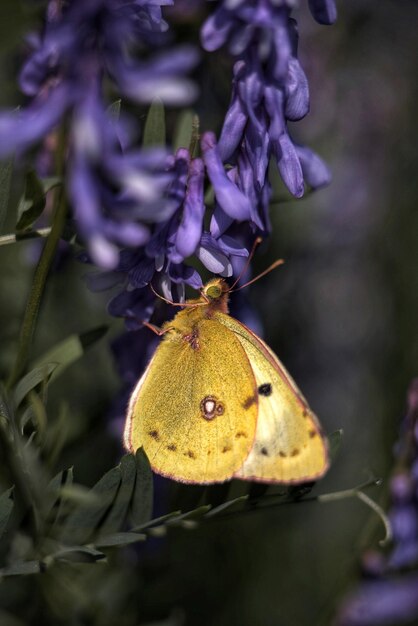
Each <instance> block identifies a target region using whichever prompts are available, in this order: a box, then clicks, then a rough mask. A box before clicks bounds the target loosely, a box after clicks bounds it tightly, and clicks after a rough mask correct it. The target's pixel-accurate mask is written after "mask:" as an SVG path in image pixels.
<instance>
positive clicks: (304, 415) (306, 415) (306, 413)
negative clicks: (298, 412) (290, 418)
mask: <svg viewBox="0 0 418 626" xmlns="http://www.w3.org/2000/svg"><path fill="white" fill-rule="evenodd" d="M302 415H303V417H308V411H307V410H306V409H303V413H302Z"/></svg>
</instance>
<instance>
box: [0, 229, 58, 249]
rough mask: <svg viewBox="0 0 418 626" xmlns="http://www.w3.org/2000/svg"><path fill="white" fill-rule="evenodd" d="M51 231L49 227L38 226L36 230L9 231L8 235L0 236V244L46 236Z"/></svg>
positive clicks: (4, 244) (5, 244) (6, 244)
mask: <svg viewBox="0 0 418 626" xmlns="http://www.w3.org/2000/svg"><path fill="white" fill-rule="evenodd" d="M50 232H51V228H50V227H49V226H47V227H46V228H38V230H29V231H24V232H23V233H11V234H10V235H1V236H0V246H8V245H10V244H11V243H17V242H18V241H25V240H26V239H38V238H39V237H48V235H49V234H50Z"/></svg>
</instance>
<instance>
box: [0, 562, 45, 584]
mask: <svg viewBox="0 0 418 626" xmlns="http://www.w3.org/2000/svg"><path fill="white" fill-rule="evenodd" d="M41 571H42V568H41V563H40V561H19V562H17V563H14V564H13V565H10V566H9V567H4V568H3V569H0V580H1V579H2V577H6V576H28V575H29V574H39V573H40V572H41Z"/></svg>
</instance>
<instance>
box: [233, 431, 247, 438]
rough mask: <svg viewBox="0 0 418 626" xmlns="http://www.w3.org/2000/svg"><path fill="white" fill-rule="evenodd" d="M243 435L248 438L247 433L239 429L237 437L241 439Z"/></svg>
mask: <svg viewBox="0 0 418 626" xmlns="http://www.w3.org/2000/svg"><path fill="white" fill-rule="evenodd" d="M241 437H244V438H245V439H247V438H248V435H247V433H244V431H243V430H239V431H238V432H237V433H235V439H241Z"/></svg>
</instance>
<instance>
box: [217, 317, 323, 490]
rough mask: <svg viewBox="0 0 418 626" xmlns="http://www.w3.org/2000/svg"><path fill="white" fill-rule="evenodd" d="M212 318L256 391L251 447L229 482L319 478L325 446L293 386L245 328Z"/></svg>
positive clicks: (228, 319)
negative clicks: (241, 358) (228, 333)
mask: <svg viewBox="0 0 418 626" xmlns="http://www.w3.org/2000/svg"><path fill="white" fill-rule="evenodd" d="M216 319H218V320H219V321H220V322H221V323H222V324H224V325H225V326H227V327H228V328H229V329H230V330H232V331H233V333H234V334H235V337H236V338H237V339H238V340H239V341H240V343H241V345H242V347H243V348H244V350H245V352H246V354H247V356H248V358H249V360H250V363H251V366H252V369H253V372H254V375H255V378H256V382H257V388H258V403H259V413H258V422H257V429H256V436H255V440H254V446H253V448H252V449H251V452H250V454H249V455H248V457H247V459H246V460H245V461H244V463H243V465H242V467H241V468H240V469H239V470H238V471H237V472H236V473H235V477H236V478H241V479H246V480H255V481H260V482H281V483H301V482H307V481H311V480H315V479H317V478H319V477H321V476H322V475H323V474H324V473H325V472H326V470H327V467H328V445H327V441H326V438H325V437H324V435H323V434H322V432H321V428H320V425H319V423H318V420H317V419H316V417H315V415H314V413H312V411H311V410H310V409H309V406H308V404H307V402H306V400H305V399H304V398H303V396H302V394H301V393H300V391H299V389H298V388H297V386H296V383H295V382H294V381H293V379H292V378H291V376H290V375H289V373H288V372H287V371H286V369H285V368H284V366H283V365H282V364H281V363H280V361H279V359H278V358H277V356H276V355H275V354H274V353H273V351H272V350H271V349H270V348H269V347H268V346H267V345H266V344H265V343H264V342H263V341H262V340H261V339H260V338H259V337H257V336H256V335H255V334H254V333H252V332H251V331H250V330H249V329H248V328H247V327H246V326H244V325H243V324H241V323H240V322H238V321H237V320H235V319H234V318H232V317H230V316H227V315H224V314H222V313H217V314H216Z"/></svg>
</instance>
